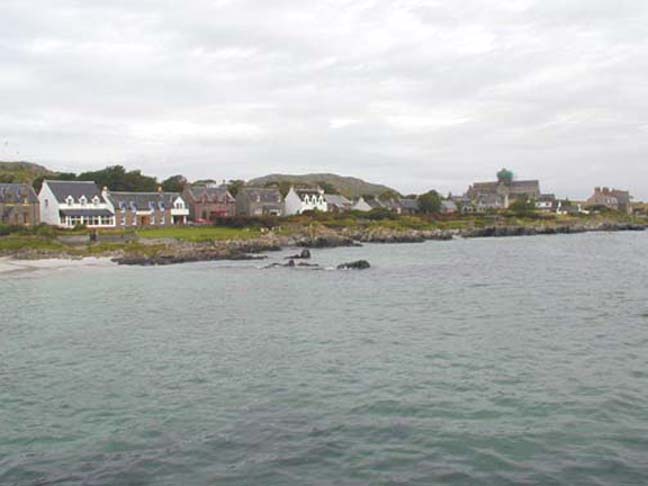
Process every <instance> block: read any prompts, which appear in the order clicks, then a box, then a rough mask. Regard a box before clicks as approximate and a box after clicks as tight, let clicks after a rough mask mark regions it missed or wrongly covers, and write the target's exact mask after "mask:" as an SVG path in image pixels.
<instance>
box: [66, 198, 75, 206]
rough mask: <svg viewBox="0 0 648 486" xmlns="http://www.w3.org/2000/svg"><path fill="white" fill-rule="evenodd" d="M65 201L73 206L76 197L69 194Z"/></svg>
mask: <svg viewBox="0 0 648 486" xmlns="http://www.w3.org/2000/svg"><path fill="white" fill-rule="evenodd" d="M65 203H66V204H67V205H68V206H72V205H73V204H74V198H73V197H72V196H68V197H66V198H65Z"/></svg>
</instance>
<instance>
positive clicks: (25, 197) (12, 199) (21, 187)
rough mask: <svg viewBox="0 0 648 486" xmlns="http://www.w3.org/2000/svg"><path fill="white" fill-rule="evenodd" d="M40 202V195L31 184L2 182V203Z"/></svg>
mask: <svg viewBox="0 0 648 486" xmlns="http://www.w3.org/2000/svg"><path fill="white" fill-rule="evenodd" d="M25 201H27V202H28V203H30V204H36V203H38V196H36V193H35V192H34V189H33V188H32V186H30V185H29V184H0V204H12V203H24V202H25Z"/></svg>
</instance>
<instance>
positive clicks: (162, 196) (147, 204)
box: [108, 192, 180, 211]
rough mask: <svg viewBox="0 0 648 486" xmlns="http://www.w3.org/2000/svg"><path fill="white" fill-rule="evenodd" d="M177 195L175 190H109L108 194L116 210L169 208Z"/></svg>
mask: <svg viewBox="0 0 648 486" xmlns="http://www.w3.org/2000/svg"><path fill="white" fill-rule="evenodd" d="M179 196H180V194H178V193H177V192H110V193H109V194H108V198H109V199H110V201H111V202H112V203H113V206H114V207H115V209H116V210H117V209H121V210H134V211H150V210H151V209H156V210H165V209H171V208H172V207H173V201H175V200H176V199H177V198H178V197H179Z"/></svg>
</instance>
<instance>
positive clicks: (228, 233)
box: [137, 226, 261, 243]
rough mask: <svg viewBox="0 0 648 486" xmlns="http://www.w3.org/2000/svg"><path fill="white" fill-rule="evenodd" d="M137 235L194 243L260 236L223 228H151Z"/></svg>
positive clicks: (250, 231)
mask: <svg viewBox="0 0 648 486" xmlns="http://www.w3.org/2000/svg"><path fill="white" fill-rule="evenodd" d="M137 235H138V236H139V237H141V238H148V239H174V240H180V241H190V242H194V243H199V242H205V241H223V240H249V239H252V238H258V237H259V236H261V232H260V231H259V230H258V229H256V228H240V229H239V228H224V227H217V226H199V227H195V226H194V227H190V226H187V227H176V228H151V229H141V230H137Z"/></svg>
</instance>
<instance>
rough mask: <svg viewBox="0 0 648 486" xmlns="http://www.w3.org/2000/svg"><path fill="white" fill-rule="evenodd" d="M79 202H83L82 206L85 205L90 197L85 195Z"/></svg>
mask: <svg viewBox="0 0 648 486" xmlns="http://www.w3.org/2000/svg"><path fill="white" fill-rule="evenodd" d="M79 202H80V203H81V206H85V205H86V204H88V198H86V197H85V196H81V197H80V198H79Z"/></svg>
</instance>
